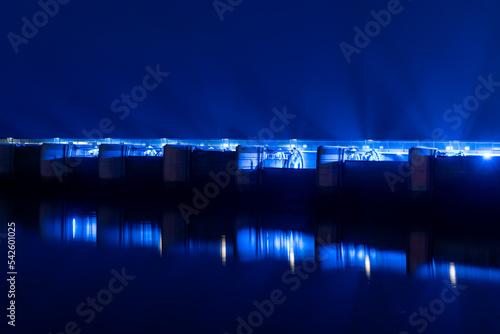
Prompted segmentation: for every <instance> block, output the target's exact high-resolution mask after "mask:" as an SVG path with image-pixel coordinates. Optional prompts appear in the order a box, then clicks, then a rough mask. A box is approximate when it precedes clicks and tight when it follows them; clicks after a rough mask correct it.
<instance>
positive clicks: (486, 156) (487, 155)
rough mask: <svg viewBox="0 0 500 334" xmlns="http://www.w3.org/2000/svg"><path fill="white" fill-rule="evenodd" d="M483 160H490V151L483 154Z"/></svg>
mask: <svg viewBox="0 0 500 334" xmlns="http://www.w3.org/2000/svg"><path fill="white" fill-rule="evenodd" d="M483 159H484V160H490V159H491V153H486V154H484V155H483Z"/></svg>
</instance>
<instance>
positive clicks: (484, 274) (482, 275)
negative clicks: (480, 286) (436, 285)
mask: <svg viewBox="0 0 500 334" xmlns="http://www.w3.org/2000/svg"><path fill="white" fill-rule="evenodd" d="M415 275H416V276H417V277H419V278H422V279H449V280H450V281H451V282H452V284H454V281H455V283H456V284H462V283H461V282H463V280H473V281H490V282H494V283H499V282H500V268H493V267H481V266H473V265H468V264H460V263H456V262H455V263H450V262H438V263H436V262H435V261H432V262H431V263H430V264H422V265H420V266H418V267H417V269H416V271H415Z"/></svg>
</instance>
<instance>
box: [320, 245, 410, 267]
mask: <svg viewBox="0 0 500 334" xmlns="http://www.w3.org/2000/svg"><path fill="white" fill-rule="evenodd" d="M319 253H320V255H319V256H320V259H323V260H322V261H321V267H322V268H323V269H326V270H329V269H338V268H346V267H355V268H359V269H363V270H367V269H368V270H369V271H370V272H372V271H375V272H376V271H377V270H380V271H390V272H395V273H399V274H406V253H405V252H403V251H397V250H378V249H374V248H370V247H367V246H364V245H354V244H349V243H348V244H344V243H340V244H332V245H329V246H322V247H321V248H320V249H319ZM367 265H369V267H368V268H367ZM367 274H368V273H367ZM370 274H371V273H370Z"/></svg>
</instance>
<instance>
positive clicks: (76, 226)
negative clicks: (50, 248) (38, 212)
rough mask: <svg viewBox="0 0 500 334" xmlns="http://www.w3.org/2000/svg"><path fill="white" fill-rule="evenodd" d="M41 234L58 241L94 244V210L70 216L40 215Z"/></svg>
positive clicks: (95, 227)
mask: <svg viewBox="0 0 500 334" xmlns="http://www.w3.org/2000/svg"><path fill="white" fill-rule="evenodd" d="M41 234H42V236H43V237H44V238H46V239H49V240H55V241H58V242H67V243H74V242H82V243H87V244H91V245H96V242H97V218H96V214H95V212H90V213H89V214H81V215H76V216H74V217H72V218H70V217H67V218H64V219H63V218H58V217H47V218H45V217H42V219H41Z"/></svg>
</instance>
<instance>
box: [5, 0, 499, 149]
mask: <svg viewBox="0 0 500 334" xmlns="http://www.w3.org/2000/svg"><path fill="white" fill-rule="evenodd" d="M42 1H43V2H47V3H51V2H54V1H55V0H42ZM60 1H61V2H63V3H64V2H67V1H68V0H64V1H63V0H60ZM240 2H241V3H240ZM230 3H232V4H233V5H236V6H231V5H229V4H230ZM238 3H239V4H238ZM219 4H222V5H220V6H221V7H220V8H223V7H222V6H224V4H225V6H229V7H226V8H231V9H232V11H230V10H227V11H225V12H224V13H222V14H221V15H222V16H223V18H224V20H223V21H221V20H220V16H219V15H218V13H217V11H216V9H215V8H214V4H213V0H203V1H185V0H162V1H159V0H145V1H138V0H137V1H131V0H109V1H104V2H103V1H94V0H86V1H78V0H71V1H69V2H68V3H66V4H64V5H63V4H60V5H59V9H58V12H57V13H52V14H53V17H50V16H49V15H46V16H44V14H40V13H39V14H36V13H37V12H38V11H40V10H41V6H40V4H39V3H38V2H37V1H34V0H30V1H27V0H22V1H19V0H3V1H2V2H1V3H0V13H1V14H0V15H1V20H0V32H1V34H2V36H3V37H2V42H1V43H0V54H1V60H2V62H1V65H0V66H1V72H0V89H1V97H2V107H1V109H2V110H1V113H0V137H18V138H19V137H23V138H26V137H30V138H35V137H36V138H43V137H81V138H83V137H84V134H83V133H82V131H83V130H87V131H90V130H92V129H96V128H99V125H100V123H102V124H101V125H103V128H104V129H107V130H108V133H106V134H103V135H105V136H106V137H127V138H160V137H173V138H210V137H211V138H222V137H230V138H244V139H246V138H248V137H249V136H253V137H256V136H258V134H259V131H261V130H262V129H265V128H270V127H271V125H270V122H271V123H272V121H273V118H274V117H275V115H276V112H277V111H276V110H275V112H274V113H273V109H274V108H276V109H277V110H278V111H279V112H278V113H282V112H283V107H284V106H286V110H287V112H288V113H289V114H290V115H296V117H295V118H293V119H292V118H291V116H290V118H288V119H287V123H288V124H286V125H285V126H284V127H282V126H281V125H282V123H280V122H281V121H279V120H278V121H276V122H274V123H273V124H274V127H273V129H275V130H276V131H274V133H273V136H274V138H276V139H278V138H302V139H306V138H312V139H322V138H324V139H428V138H431V136H432V131H433V130H434V129H435V128H441V129H442V130H443V131H442V132H443V134H442V135H439V136H436V138H434V139H443V138H444V136H446V137H447V138H449V139H462V140H466V139H467V140H500V131H499V130H500V122H499V121H500V45H499V42H498V41H499V39H498V36H499V33H500V20H498V18H500V3H499V2H498V1H495V0H479V1H459V2H453V3H451V2H449V1H437V2H436V1H430V0H413V1H410V0H401V3H400V4H399V5H398V4H397V1H395V0H390V1H353V0H342V1H327V0H323V1H320V0H301V1H298V0H287V1H285V0H275V1H257V0H244V1H239V0H220V1H219ZM388 7H389V9H391V10H392V11H393V14H391V20H390V22H389V23H388V24H385V25H386V26H385V27H381V26H380V25H371V26H370V25H369V27H371V28H372V29H375V30H372V31H371V32H369V33H370V34H371V35H372V36H373V37H372V38H371V40H370V43H369V44H368V45H367V46H366V47H364V48H358V50H357V52H358V53H353V54H352V55H351V57H350V58H351V59H350V60H351V62H350V63H348V62H347V60H346V57H345V56H344V54H343V52H342V50H341V48H340V46H339V45H340V44H341V43H342V42H345V43H348V44H350V45H353V47H355V46H356V45H355V41H354V38H355V34H356V32H355V31H354V28H355V27H356V26H357V27H359V28H360V29H361V30H363V31H364V30H365V25H366V24H367V23H369V22H370V21H373V20H374V17H373V16H372V14H370V11H372V10H375V11H376V12H379V11H380V10H382V9H385V10H386V9H387V8H388ZM48 10H49V11H50V10H52V11H55V8H54V6H51V7H50V6H49V9H48ZM220 10H221V11H222V10H223V9H220ZM396 12H397V13H396ZM33 15H35V20H38V23H39V25H40V27H39V28H38V32H37V33H36V35H34V36H31V37H29V38H26V37H24V36H23V31H22V28H23V25H24V24H25V23H24V22H23V21H22V18H23V17H26V18H27V19H28V21H29V22H30V24H31V23H33V19H34V18H33ZM382 16H383V15H382ZM45 19H46V22H44V20H45ZM385 19H386V21H387V18H386V17H385ZM45 23H46V24H45ZM377 27H379V28H380V29H379V30H377ZM28 28H29V27H28ZM28 28H25V29H24V30H25V31H24V33H25V34H26V33H28V35H29V33H31V34H32V35H33V34H34V32H33V31H29V29H28ZM9 33H13V34H9ZM24 38H26V39H24ZM361 39H362V38H360V40H361ZM358 42H359V41H358ZM365 42H366V41H365ZM358 46H359V44H358ZM16 48H17V49H18V52H17V53H16V52H15V49H16ZM158 64H159V71H160V72H168V73H170V74H169V75H168V76H165V75H163V77H162V76H160V77H158V78H159V81H161V82H156V81H155V80H154V78H152V77H150V78H149V77H148V78H146V85H148V87H149V88H150V89H151V90H146V89H144V88H141V87H140V86H142V85H143V80H144V78H145V76H146V75H148V73H149V72H150V71H153V70H154V69H155V68H156V67H157V65H158ZM148 66H149V67H150V68H151V70H150V71H148V70H146V67H148ZM489 75H491V79H490V84H489V85H486V86H488V87H486V86H485V85H483V86H481V87H479V88H478V85H479V84H480V83H481V81H480V80H478V77H479V76H482V77H483V78H484V79H485V80H486V81H488V76H489ZM491 81H493V83H491ZM495 82H499V83H498V84H495ZM138 85H139V87H136V86H138ZM476 88H478V90H476ZM476 91H477V92H476ZM131 93H134V96H135V97H137V98H138V99H139V100H141V101H139V102H138V103H137V102H134V101H133V100H132V98H131V99H130V100H129V101H128V104H129V105H128V106H127V102H126V100H125V99H126V95H130V94H131ZM144 93H146V94H147V96H146V97H145V98H144ZM122 94H123V97H124V100H123V101H122ZM478 94H479V95H478ZM468 96H472V97H470V98H468ZM476 96H480V97H481V98H480V99H479V98H478V97H476ZM143 98H144V99H143ZM116 99H118V101H116V102H115V100H116ZM142 99H143V100H142ZM464 99H465V100H466V103H469V106H468V108H469V109H471V110H472V111H470V112H468V111H467V110H465V109H464V108H462V109H460V107H458V108H457V109H456V110H457V111H447V109H450V108H451V109H453V105H454V104H463V103H464ZM113 102H115V105H114V107H115V108H114V111H115V112H113V108H112V107H111V105H112V103H113ZM476 102H479V103H478V104H477V105H475V103H476ZM119 108H121V109H119ZM103 119H104V121H102V120H103ZM278 129H279V131H278ZM268 133H269V132H268Z"/></svg>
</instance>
